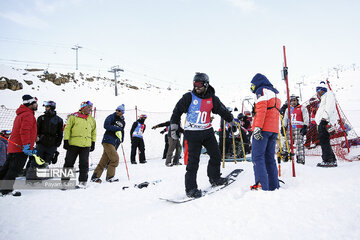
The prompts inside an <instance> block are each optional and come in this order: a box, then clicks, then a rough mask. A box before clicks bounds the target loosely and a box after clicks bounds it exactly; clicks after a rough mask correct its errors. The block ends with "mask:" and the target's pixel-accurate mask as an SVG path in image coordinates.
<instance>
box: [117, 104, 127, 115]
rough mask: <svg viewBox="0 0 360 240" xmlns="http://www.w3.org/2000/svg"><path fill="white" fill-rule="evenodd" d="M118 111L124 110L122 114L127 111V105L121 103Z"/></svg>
mask: <svg viewBox="0 0 360 240" xmlns="http://www.w3.org/2000/svg"><path fill="white" fill-rule="evenodd" d="M116 111H120V112H122V114H124V113H125V105H124V104H121V105H119V106H118V107H117V108H116Z"/></svg>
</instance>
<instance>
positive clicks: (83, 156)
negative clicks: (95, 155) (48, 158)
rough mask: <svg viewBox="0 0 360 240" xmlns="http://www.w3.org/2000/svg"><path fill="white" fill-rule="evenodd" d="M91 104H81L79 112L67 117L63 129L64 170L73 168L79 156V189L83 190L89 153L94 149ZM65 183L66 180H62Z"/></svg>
mask: <svg viewBox="0 0 360 240" xmlns="http://www.w3.org/2000/svg"><path fill="white" fill-rule="evenodd" d="M92 106H93V104H92V103H91V102H90V101H86V102H82V103H81V105H80V110H79V111H78V112H75V113H73V114H71V115H69V117H68V120H67V122H66V126H65V129H64V149H66V150H67V151H66V156H65V164H64V168H72V167H74V164H75V161H76V158H77V157H78V156H79V168H80V174H79V185H78V186H79V187H80V188H85V187H86V182H87V180H88V172H89V152H92V151H94V149H95V140H96V122H95V119H94V118H93V117H92V116H91V115H90V113H91V110H92ZM62 180H64V181H66V180H68V179H66V178H63V179H62Z"/></svg>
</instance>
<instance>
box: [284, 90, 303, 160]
mask: <svg viewBox="0 0 360 240" xmlns="http://www.w3.org/2000/svg"><path fill="white" fill-rule="evenodd" d="M290 111H291V124H292V125H291V127H292V133H293V139H294V142H295V144H296V162H297V163H300V164H305V148H304V136H305V134H306V133H307V127H308V126H309V112H308V110H307V108H306V107H305V106H303V105H300V104H299V97H298V96H295V95H293V96H291V97H290ZM283 122H284V127H285V129H286V128H287V131H286V136H287V140H288V142H289V144H290V140H291V138H290V127H288V125H289V111H285V114H284V119H283ZM282 132H283V131H282ZM283 146H286V143H284V144H283Z"/></svg>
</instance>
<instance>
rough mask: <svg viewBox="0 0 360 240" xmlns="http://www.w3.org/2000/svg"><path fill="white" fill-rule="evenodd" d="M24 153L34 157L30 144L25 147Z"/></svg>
mask: <svg viewBox="0 0 360 240" xmlns="http://www.w3.org/2000/svg"><path fill="white" fill-rule="evenodd" d="M23 152H24V153H25V154H26V155H28V156H32V155H33V154H34V153H33V151H32V150H30V143H29V144H26V145H24V146H23Z"/></svg>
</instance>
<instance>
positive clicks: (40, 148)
mask: <svg viewBox="0 0 360 240" xmlns="http://www.w3.org/2000/svg"><path fill="white" fill-rule="evenodd" d="M43 106H44V107H45V112H44V114H43V115H41V116H40V117H38V119H37V134H38V137H39V140H38V141H37V142H36V151H37V155H38V156H39V157H40V158H42V159H43V160H44V161H45V163H46V164H44V165H42V166H41V167H46V166H47V165H50V164H51V163H52V162H54V163H56V162H55V160H56V161H57V159H55V158H54V157H55V156H56V155H57V154H58V153H56V150H57V148H58V147H59V146H60V145H61V141H62V139H63V125H64V124H63V120H62V118H61V117H59V116H57V115H56V111H55V109H56V103H55V102H54V101H46V102H44V104H43ZM30 159H31V162H30V168H29V169H28V170H27V171H26V180H36V179H39V178H38V177H37V176H36V168H38V167H40V166H39V165H37V164H36V162H35V159H34V158H33V157H30Z"/></svg>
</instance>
